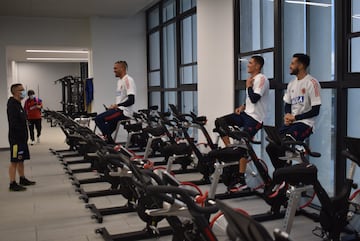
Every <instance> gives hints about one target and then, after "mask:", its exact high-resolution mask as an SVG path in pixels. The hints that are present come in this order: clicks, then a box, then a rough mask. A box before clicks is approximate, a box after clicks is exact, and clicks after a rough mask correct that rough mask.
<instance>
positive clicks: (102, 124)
mask: <svg viewBox="0 0 360 241" xmlns="http://www.w3.org/2000/svg"><path fill="white" fill-rule="evenodd" d="M127 67H128V66H127V63H126V61H117V62H115V64H114V73H115V77H118V78H119V79H118V82H117V87H116V100H115V101H116V103H115V104H112V105H110V106H109V107H107V110H106V111H105V112H103V113H101V114H99V115H97V116H96V117H95V123H96V125H97V127H99V129H100V130H101V132H102V133H103V135H104V137H105V139H106V140H107V142H108V143H109V144H114V140H113V138H112V137H111V134H112V133H113V132H114V131H115V129H116V126H117V123H118V121H120V120H126V119H129V118H131V117H132V115H133V105H134V103H135V94H136V86H135V81H134V79H133V78H132V77H130V76H129V75H128V74H127Z"/></svg>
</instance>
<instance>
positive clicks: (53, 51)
mask: <svg viewBox="0 0 360 241" xmlns="http://www.w3.org/2000/svg"><path fill="white" fill-rule="evenodd" d="M25 51H26V52H27V53H69V54H88V53H89V51H87V50H50V49H27V50H25Z"/></svg>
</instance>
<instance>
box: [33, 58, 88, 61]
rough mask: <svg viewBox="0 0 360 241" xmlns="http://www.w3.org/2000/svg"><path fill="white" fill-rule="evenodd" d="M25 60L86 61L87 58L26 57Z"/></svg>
mask: <svg viewBox="0 0 360 241" xmlns="http://www.w3.org/2000/svg"><path fill="white" fill-rule="evenodd" d="M26 60H42V61H88V59H87V58H26Z"/></svg>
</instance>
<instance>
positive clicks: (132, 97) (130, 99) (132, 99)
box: [117, 95, 135, 107]
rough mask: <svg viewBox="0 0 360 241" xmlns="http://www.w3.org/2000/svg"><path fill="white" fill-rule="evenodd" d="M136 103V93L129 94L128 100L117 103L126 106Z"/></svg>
mask: <svg viewBox="0 0 360 241" xmlns="http://www.w3.org/2000/svg"><path fill="white" fill-rule="evenodd" d="M134 103H135V95H128V98H127V100H126V101H124V102H122V103H119V104H117V106H124V107H128V106H130V105H133V104H134Z"/></svg>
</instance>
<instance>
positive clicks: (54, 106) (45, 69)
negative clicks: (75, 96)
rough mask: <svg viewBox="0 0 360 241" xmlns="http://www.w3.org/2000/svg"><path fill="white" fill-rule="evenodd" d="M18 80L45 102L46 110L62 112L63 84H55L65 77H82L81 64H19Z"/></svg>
mask: <svg viewBox="0 0 360 241" xmlns="http://www.w3.org/2000/svg"><path fill="white" fill-rule="evenodd" d="M16 69H17V78H18V80H19V82H20V83H23V85H24V87H25V89H26V90H29V89H32V90H34V91H35V95H36V96H37V97H39V98H41V99H42V100H43V105H44V108H45V109H47V108H49V109H50V110H62V105H61V103H60V101H61V100H62V92H61V91H62V86H61V83H56V84H55V83H54V82H55V80H58V79H60V78H62V77H64V76H67V75H72V76H80V64H79V63H27V62H25V63H18V64H17V68H16Z"/></svg>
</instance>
